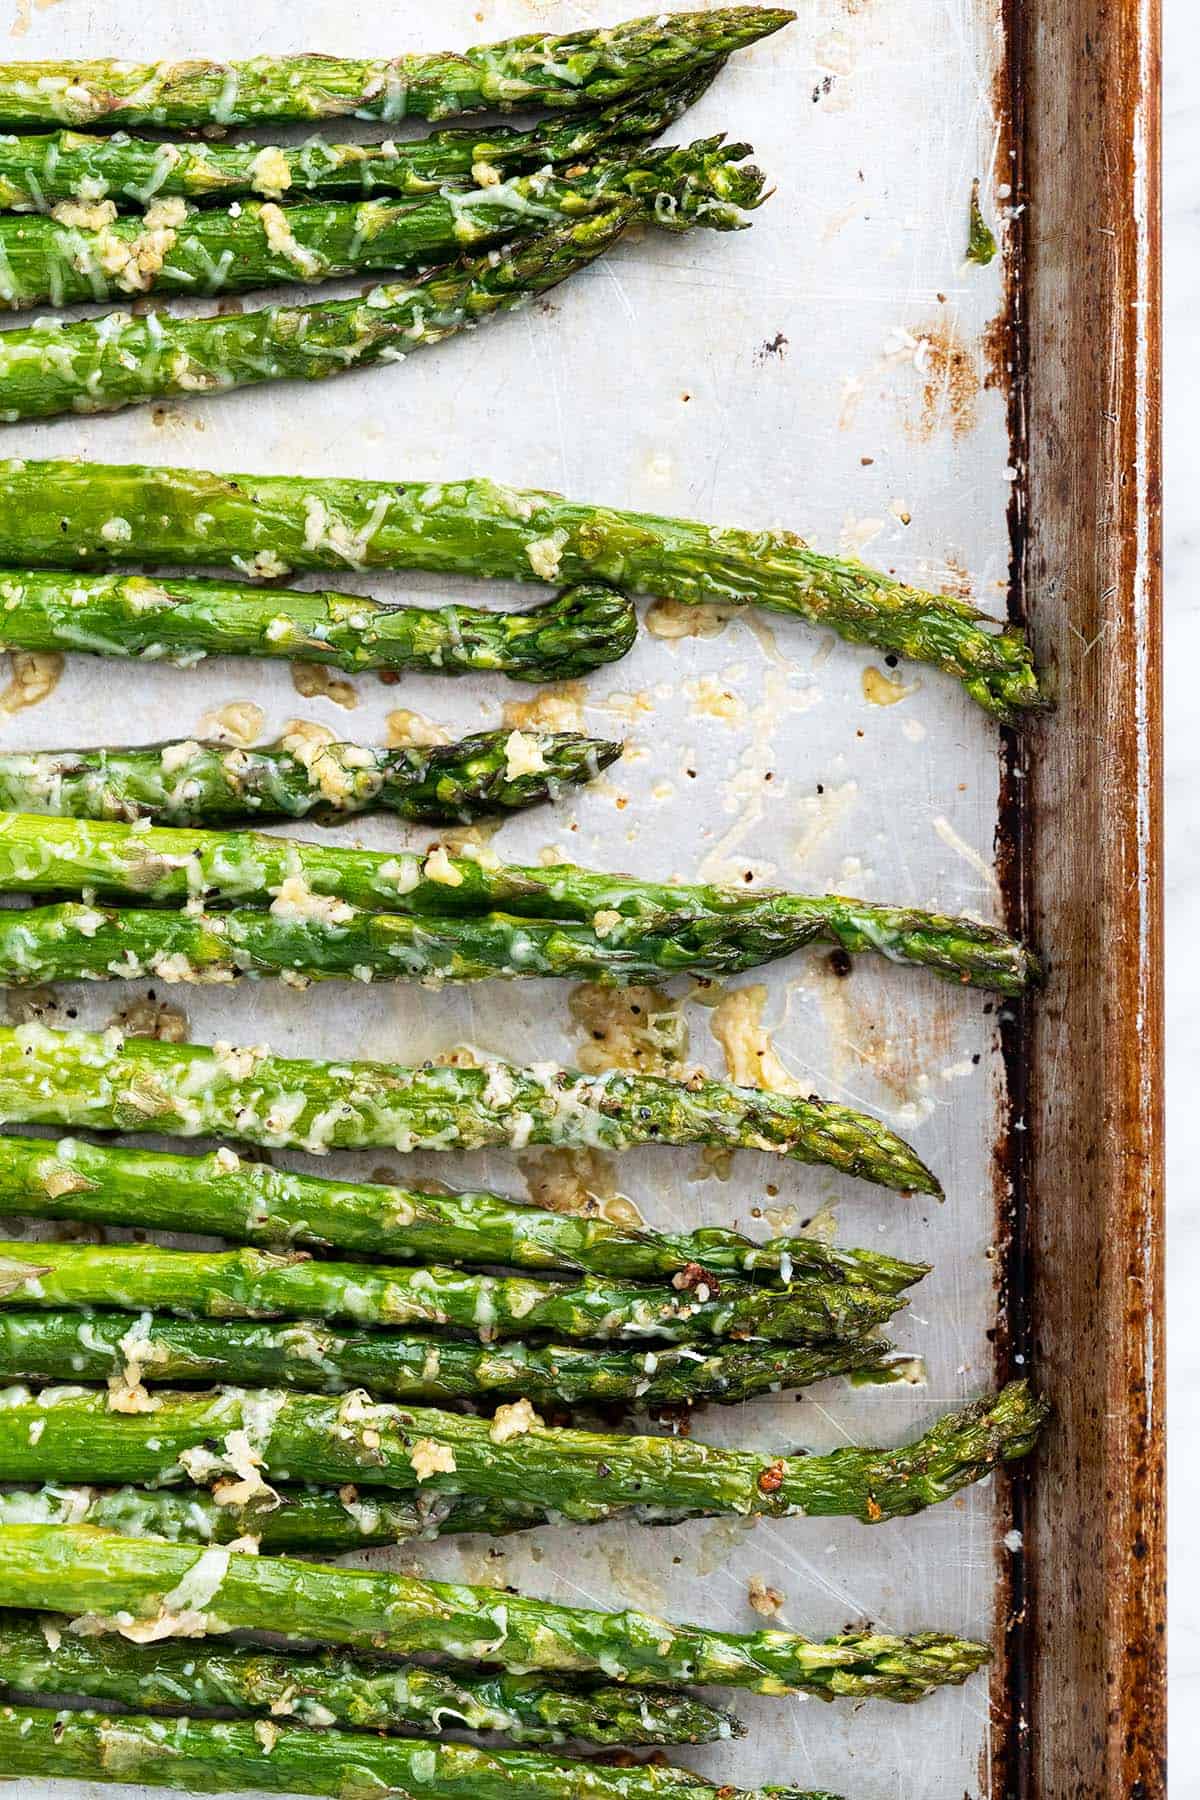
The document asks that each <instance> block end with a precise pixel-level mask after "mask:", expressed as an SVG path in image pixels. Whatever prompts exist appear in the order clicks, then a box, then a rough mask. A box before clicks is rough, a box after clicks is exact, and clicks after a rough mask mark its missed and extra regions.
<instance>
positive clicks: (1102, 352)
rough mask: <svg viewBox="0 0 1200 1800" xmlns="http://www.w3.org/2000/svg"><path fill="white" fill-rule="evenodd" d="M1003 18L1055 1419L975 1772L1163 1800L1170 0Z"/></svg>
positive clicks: (1019, 856) (1023, 1523)
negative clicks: (993, 1720) (1033, 662)
mask: <svg viewBox="0 0 1200 1800" xmlns="http://www.w3.org/2000/svg"><path fill="white" fill-rule="evenodd" d="M1004 22H1005V32H1006V70H1005V75H1004V83H1005V89H1006V91H1005V92H1004V93H1003V94H1002V96H1001V108H1000V111H1001V116H1002V119H1004V121H1005V123H1006V124H1007V129H1008V134H1009V144H1008V148H1009V149H1010V150H1011V152H1012V158H1013V166H1014V181H1013V189H1014V198H1015V199H1016V200H1017V201H1019V202H1021V203H1023V210H1022V212H1021V214H1020V215H1019V217H1018V220H1017V222H1016V229H1015V231H1014V235H1013V239H1012V242H1011V245H1010V258H1011V261H1010V269H1009V274H1010V283H1009V300H1010V306H1009V317H1008V330H1009V362H1010V367H1011V370H1012V385H1011V394H1010V429H1011V434H1012V438H1013V448H1014V464H1015V466H1016V468H1017V469H1018V471H1019V472H1020V474H1019V480H1018V482H1017V484H1016V486H1015V489H1014V495H1013V504H1012V509H1011V512H1010V528H1011V539H1012V549H1013V558H1012V570H1011V575H1012V582H1011V591H1010V606H1011V608H1012V610H1013V611H1014V613H1015V614H1017V615H1018V616H1023V617H1025V618H1026V619H1027V620H1028V622H1029V624H1030V626H1031V628H1032V630H1033V634H1034V637H1035V640H1036V641H1037V643H1038V645H1039V648H1040V651H1041V654H1042V658H1043V660H1044V661H1045V662H1046V663H1047V664H1048V665H1049V667H1050V670H1051V679H1052V681H1053V682H1054V683H1055V685H1056V687H1057V690H1058V697H1059V708H1058V712H1057V714H1056V715H1055V716H1054V717H1053V718H1051V719H1050V720H1048V721H1047V722H1046V723H1045V724H1043V725H1041V726H1039V727H1038V728H1036V729H1035V730H1034V731H1033V732H1032V733H1030V734H1029V739H1028V742H1022V741H1020V740H1018V739H1017V738H1016V737H1015V736H1014V735H1013V734H1011V733H1009V734H1006V743H1005V750H1004V767H1005V778H1004V788H1005V799H1006V803H1005V805H1004V807H1003V808H1002V814H1001V825H1000V834H999V841H998V848H999V850H1000V853H1001V863H1002V867H1003V869H1004V876H1005V880H1004V889H1005V896H1006V903H1007V907H1008V911H1009V916H1010V919H1011V921H1012V923H1013V926H1014V928H1016V929H1019V930H1021V931H1023V932H1024V933H1026V934H1028V935H1029V936H1030V937H1031V938H1032V939H1033V941H1035V942H1039V943H1041V944H1043V945H1044V946H1046V947H1047V948H1049V950H1050V953H1051V957H1052V962H1054V963H1057V966H1058V969H1059V971H1060V973H1059V976H1058V978H1057V979H1055V977H1054V975H1053V973H1052V977H1051V985H1050V987H1049V989H1048V991H1047V993H1046V995H1045V997H1044V999H1043V1000H1042V1001H1040V1002H1039V1003H1037V1004H1035V1005H1033V1006H1030V1007H1026V1008H1024V1009H1019V1010H1018V1011H1017V1012H1016V1013H1015V1014H1014V1015H1013V1017H1012V1019H1011V1020H1010V1022H1009V1023H1008V1024H1007V1025H1006V1026H1005V1034H1006V1035H1005V1051H1006V1067H1007V1071H1008V1080H1009V1102H1010V1109H1011V1111H1010V1117H1011V1119H1012V1121H1013V1124H1014V1130H1013V1131H1012V1132H1011V1133H1010V1136H1009V1142H1008V1144H1007V1145H1006V1146H1005V1147H1004V1154H1003V1157H1002V1166H1001V1169H1000V1177H999V1189H1000V1193H1001V1201H1002V1203H1001V1209H1000V1210H1001V1241H1002V1248H1003V1259H1004V1260H1003V1268H1004V1290H1003V1302H1004V1303H1003V1306H1002V1310H1001V1316H1000V1330H999V1332H998V1338H997V1354H998V1362H999V1365H1000V1372H1001V1374H1002V1375H1005V1376H1011V1375H1014V1374H1020V1373H1023V1372H1028V1370H1029V1368H1030V1367H1032V1368H1033V1369H1034V1370H1035V1372H1036V1373H1037V1375H1038V1377H1039V1378H1040V1380H1041V1381H1042V1383H1043V1384H1044V1386H1045V1387H1046V1389H1047V1391H1048V1393H1049V1394H1050V1396H1051V1398H1052V1400H1053V1401H1054V1404H1055V1409H1056V1418H1055V1422H1054V1424H1053V1425H1052V1427H1051V1430H1050V1432H1049V1433H1048V1434H1047V1439H1046V1442H1045V1443H1044V1445H1043V1446H1042V1450H1041V1453H1040V1455H1039V1456H1038V1457H1037V1458H1035V1459H1031V1464H1030V1466H1028V1467H1023V1468H1022V1469H1021V1471H1020V1473H1019V1475H1018V1477H1017V1479H1016V1480H1015V1481H1014V1482H1013V1484H1012V1494H1011V1506H1012V1514H1013V1519H1012V1523H1013V1526H1014V1528H1015V1529H1017V1530H1020V1531H1021V1532H1022V1536H1023V1540H1024V1545H1023V1553H1022V1554H1021V1555H1018V1556H1016V1557H1011V1558H1006V1560H1005V1579H1004V1580H1003V1581H1002V1584H1001V1596H1000V1608H1001V1616H1000V1618H999V1619H998V1629H999V1630H1000V1631H1001V1632H1002V1633H1003V1641H1004V1645H1005V1654H1004V1657H1003V1659H1002V1661H1001V1665H1000V1667H999V1668H998V1669H997V1673H996V1680H995V1683H994V1686H993V1705H994V1707H995V1709H996V1713H997V1723H998V1726H999V1732H998V1742H997V1752H998V1753H997V1754H996V1756H995V1758H994V1761H993V1767H992V1779H991V1793H992V1795H993V1800H1000V1796H1004V1797H1005V1800H1016V1797H1017V1796H1020V1797H1021V1800H1026V1797H1028V1800H1034V1797H1036V1800H1052V1797H1057V1796H1059V1795H1061V1796H1064V1800H1065V1797H1066V1796H1067V1795H1071V1796H1078V1795H1082V1794H1086V1795H1088V1796H1096V1797H1097V1800H1099V1797H1100V1796H1108V1795H1112V1796H1117V1795H1122V1796H1130V1797H1136V1800H1154V1797H1155V1796H1159V1795H1163V1794H1165V1793H1166V1687H1165V1623H1164V1615H1165V1596H1166V1520H1165V1504H1164V1501H1165V1441H1164V1408H1165V1366H1164V1365H1165V1358H1164V1349H1165V1344H1164V1330H1163V1273H1164V1271H1163V1225H1164V1194H1163V1188H1164V1129H1163V1055H1164V1047H1163V935H1162V704H1161V679H1162V658H1161V617H1162V591H1161V562H1162V557H1161V410H1160V384H1161V316H1160V305H1161V195H1160V131H1161V0H1113V3H1112V4H1109V3H1107V0H1006V3H1005V7H1004ZM1081 224H1082V225H1083V226H1084V227H1085V229H1084V231H1083V232H1082V233H1080V232H1079V231H1078V229H1074V230H1073V227H1075V228H1078V227H1079V226H1080V225H1081ZM1064 265H1067V267H1066V268H1064ZM1097 753H1098V754H1097ZM1081 895H1086V898H1084V899H1082V900H1081V898H1080V897H1081ZM1064 1048H1066V1051H1067V1053H1066V1055H1065V1056H1064V1054H1063V1051H1064Z"/></svg>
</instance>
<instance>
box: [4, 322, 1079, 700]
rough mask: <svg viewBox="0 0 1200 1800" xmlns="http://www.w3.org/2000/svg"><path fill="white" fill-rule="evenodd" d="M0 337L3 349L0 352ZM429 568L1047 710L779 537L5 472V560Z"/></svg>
mask: <svg viewBox="0 0 1200 1800" xmlns="http://www.w3.org/2000/svg"><path fill="white" fill-rule="evenodd" d="M2 342H3V340H2V339H0V343H2ZM260 552H261V553H263V554H269V555H270V556H271V557H272V558H273V559H274V562H273V564H272V566H276V564H277V565H278V566H279V568H280V572H281V573H283V572H286V570H287V569H328V568H335V569H345V568H356V569H361V568H425V569H435V570H441V571H444V572H447V573H451V574H459V575H488V576H494V577H505V578H509V579H518V580H524V581H532V580H540V581H557V580H558V579H559V578H560V577H561V578H563V579H565V580H569V581H570V580H579V579H589V580H591V579H595V578H596V577H598V576H600V577H603V578H605V579H607V580H609V581H612V582H615V583H616V584H617V585H618V586H620V587H624V588H626V589H628V590H629V591H630V592H631V593H640V594H656V595H665V596H667V597H668V598H672V599H675V600H679V601H683V602H686V603H693V602H701V601H716V602H719V603H721V604H723V605H726V606H752V605H753V606H763V607H766V608H768V609H769V610H771V611H775V612H781V613H788V614H791V615H793V616H795V617H799V618H803V619H807V620H809V621H810V622H811V623H813V624H816V625H820V626H821V627H823V628H824V629H826V630H829V631H835V632H837V633H838V634H839V635H840V636H842V637H844V638H848V639H850V640H851V641H852V642H854V643H862V644H873V645H875V646H877V647H878V648H879V649H880V650H883V651H885V652H888V653H890V654H894V655H896V656H901V657H906V658H909V659H911V660H913V661H916V662H927V663H932V664H933V665H934V666H935V667H936V668H939V669H941V670H943V671H944V672H945V673H947V674H950V675H954V676H957V678H958V679H959V680H960V681H961V682H962V683H963V684H964V686H965V687H966V690H967V692H968V693H969V694H970V695H971V696H972V697H973V698H974V699H975V700H977V701H978V702H979V704H980V705H981V706H983V707H984V708H985V709H986V710H987V711H988V712H990V713H992V714H993V715H994V716H995V717H996V718H998V719H1001V720H1004V721H1007V722H1009V723H1012V722H1013V721H1015V720H1016V719H1017V718H1018V717H1019V716H1020V715H1021V714H1022V713H1023V712H1027V711H1029V710H1031V709H1037V708H1039V707H1044V706H1045V705H1046V704H1047V697H1046V695H1045V693H1044V691H1043V689H1042V687H1041V685H1040V683H1039V680H1038V675H1037V671H1036V669H1035V668H1034V664H1033V659H1032V654H1031V651H1030V648H1029V645H1028V644H1027V643H1026V641H1025V637H1024V634H1023V632H1022V631H1021V630H1020V629H1019V627H1017V626H1015V625H1010V626H1007V627H1004V628H1001V626H1000V622H999V621H998V620H996V619H994V618H992V617H991V616H990V615H989V614H986V613H983V612H981V611H980V610H979V609H978V608H977V607H975V606H973V605H972V604H971V603H970V602H969V601H967V600H961V599H956V598H954V597H952V596H950V595H946V594H932V593H926V592H923V591H921V590H919V589H916V588H912V587H909V586H907V585H905V584H904V583H903V582H899V581H896V580H894V579H892V577H890V576H888V575H885V574H884V573H883V572H882V571H881V570H878V569H872V568H869V567H867V566H866V565H865V564H863V563H860V562H857V561H848V560H839V559H838V558H836V557H831V556H823V555H821V554H819V553H818V552H817V551H815V550H811V549H809V548H808V546H807V545H806V544H805V543H804V542H803V541H802V540H801V539H800V538H798V537H796V536H795V535H794V534H793V533H791V532H779V531H745V530H734V529H732V528H724V529H715V528H713V527H711V526H708V525H701V524H697V523H695V522H694V521H691V520H687V519H670V518H663V517H661V516H659V515H658V514H653V513H639V512H622V511H618V510H616V509H614V508H612V507H606V506H597V505H589V504H582V503H580V502H578V501H572V500H565V499H563V498H562V496H561V495H558V494H551V493H543V492H536V491H529V492H521V491H519V490H517V489H514V488H509V487H505V486H501V485H500V484H499V483H496V482H493V481H486V480H459V481H440V482H428V481H406V482H395V481H355V480H338V479H329V478H314V477H310V476H304V475H214V474H208V473H205V472H201V471H198V470H195V469H165V468H157V467H146V466H141V465H136V464H135V465H132V466H126V467H120V466H114V465H107V466H106V465H102V464H96V463H83V462H65V461H64V462H40V463H39V462H26V461H19V462H15V463H9V464H8V465H0V561H3V562H7V563H12V564H24V563H49V564H51V565H53V564H62V563H63V562H65V561H69V562H70V563H71V564H72V565H74V564H87V563H96V562H99V563H102V564H106V563H110V562H113V561H114V560H116V561H122V560H124V561H134V560H136V561H147V562H154V563H166V564H178V563H185V564H188V563H199V564H201V565H211V564H213V563H214V562H216V561H224V562H228V561H229V560H230V559H231V558H233V557H234V556H237V557H240V558H242V559H245V560H252V559H253V558H254V557H255V556H257V555H258V554H259V553H260Z"/></svg>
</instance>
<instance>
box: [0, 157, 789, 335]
mask: <svg viewBox="0 0 1200 1800" xmlns="http://www.w3.org/2000/svg"><path fill="white" fill-rule="evenodd" d="M748 154H749V146H748V145H745V144H728V145H727V144H725V143H723V141H722V139H721V138H719V137H712V138H706V139H704V140H702V141H701V142H699V143H695V144H692V145H689V146H686V147H683V148H678V149H676V148H671V149H660V150H645V151H642V152H641V153H640V154H638V155H636V156H627V157H623V158H620V159H618V160H615V161H601V162H597V163H594V164H592V165H590V166H589V165H586V164H584V165H579V166H577V167H576V168H573V169H572V172H571V175H570V176H569V177H564V176H560V175H558V174H556V173H555V172H554V171H553V170H552V169H548V168H547V169H542V170H539V171H538V172H537V173H535V174H530V175H514V176H512V177H510V179H509V180H507V181H493V182H491V183H490V184H489V185H488V186H486V187H475V188H451V187H446V188H443V189H442V190H441V191H440V192H436V193H433V194H428V195H426V196H424V197H422V198H412V199H386V200H359V201H355V202H350V201H338V200H324V201H320V200H310V201H307V202H302V203H301V204H299V205H295V206H288V207H286V208H284V207H280V206H278V205H277V204H276V203H275V201H273V200H270V201H260V200H247V201H239V202H237V203H236V204H235V205H234V206H233V207H230V208H224V207H222V208H209V209H206V210H202V211H190V212H189V210H188V206H187V202H186V201H184V200H181V199H178V198H176V199H169V200H156V201H155V202H154V203H153V205H152V206H151V208H150V210H149V211H148V212H146V213H145V214H144V215H142V216H141V217H136V218H119V217H118V216H117V212H116V203H115V201H111V200H103V201H94V202H91V203H88V204H84V203H81V202H78V201H68V202H66V203H65V204H60V205H59V206H57V207H56V208H55V210H54V216H53V217H50V218H34V219H30V218H10V219H5V218H0V303H3V304H5V305H7V306H10V307H12V308H14V309H16V308H19V307H25V306H35V305H38V304H40V303H41V302H45V301H49V302H50V303H51V304H52V305H54V306H69V305H71V304H73V303H74V302H76V301H80V300H114V299H120V298H121V297H122V296H123V295H129V294H144V293H149V292H151V291H153V292H162V293H168V294H189V295H191V294H217V293H241V292H244V291H245V290H246V289H248V288H261V287H270V286H272V285H273V284H275V283H277V282H304V283H309V284H311V283H314V282H320V281H330V280H335V279H337V278H338V277H344V276H351V275H357V274H361V273H369V272H371V271H378V270H381V269H421V268H428V267H429V265H430V264H431V263H436V262H446V261H448V260H449V259H450V258H452V257H455V256H457V255H458V254H459V253H460V252H461V251H462V250H464V249H469V250H471V251H472V252H477V251H480V250H482V249H484V248H486V247H488V246H489V245H497V244H502V243H504V242H506V241H507V240H508V239H510V238H513V237H516V236H525V235H527V234H528V233H529V232H530V231H531V230H537V229H545V228H546V227H547V226H550V225H561V224H562V223H563V222H564V221H569V220H572V219H577V218H581V217H586V216H587V215H588V214H589V213H595V212H599V211H602V210H604V209H605V208H607V207H608V206H610V205H611V203H612V200H613V198H614V197H615V196H619V195H627V196H632V197H633V198H634V199H635V200H637V201H639V202H640V203H641V204H642V206H643V207H644V209H645V213H646V217H647V218H648V219H651V220H653V221H655V222H656V223H658V224H660V225H663V226H665V227H666V228H667V229H669V230H674V231H686V230H688V229H690V227H692V226H694V225H701V226H710V227H712V228H714V229H716V230H719V231H734V230H737V229H739V228H740V227H742V226H744V225H746V224H748V223H749V220H748V218H747V216H746V209H749V208H753V207H756V206H758V205H759V204H760V202H761V200H762V198H763V187H764V179H765V178H764V177H763V175H762V172H761V171H760V170H758V169H756V168H754V167H753V165H752V164H751V165H747V164H745V163H744V162H743V159H744V158H745V157H746V156H747V155H748Z"/></svg>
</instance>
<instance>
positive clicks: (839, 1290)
mask: <svg viewBox="0 0 1200 1800" xmlns="http://www.w3.org/2000/svg"><path fill="white" fill-rule="evenodd" d="M906 1304H907V1302H906V1301H905V1300H904V1299H901V1298H898V1297H896V1296H895V1295H891V1294H879V1293H876V1292H875V1291H874V1290H873V1289H871V1288H867V1287H845V1286H842V1285H840V1284H837V1283H833V1282H828V1281H822V1280H814V1279H811V1278H809V1277H806V1276H800V1277H799V1278H798V1279H797V1280H796V1281H794V1282H793V1283H792V1285H791V1286H790V1287H788V1288H784V1289H781V1288H769V1287H759V1286H756V1285H753V1284H750V1283H741V1282H726V1283H723V1284H718V1285H717V1286H716V1288H715V1290H714V1288H713V1287H710V1286H709V1284H708V1282H707V1281H705V1280H704V1279H703V1278H702V1277H698V1279H697V1282H696V1285H695V1286H694V1287H692V1288H677V1287H675V1286H674V1285H670V1286H664V1287H641V1286H637V1285H631V1284H629V1283H621V1282H615V1281H609V1280H606V1279H605V1278H604V1277H602V1276H599V1275H582V1276H577V1277H575V1278H574V1280H564V1281H560V1282H554V1281H537V1280H534V1279H532V1278H531V1277H530V1276H528V1275H484V1274H481V1273H479V1272H478V1271H477V1270H461V1269H449V1268H438V1267H436V1266H435V1267H432V1268H430V1267H422V1268H418V1269H409V1268H403V1267H388V1266H387V1265H385V1264H362V1263H356V1262H354V1263H342V1262H326V1261H317V1260H314V1259H313V1258H312V1257H311V1256H310V1255H309V1254H308V1252H307V1251H305V1250H291V1251H282V1252H281V1251H277V1250H258V1249H252V1248H250V1247H249V1246H244V1247H243V1248H241V1249H238V1250H223V1251H217V1252H212V1251H193V1250H164V1249H162V1248H161V1247H160V1246H159V1245H157V1244H54V1243H37V1244H25V1243H19V1242H17V1243H3V1242H0V1307H6V1306H22V1307H24V1306H30V1305H37V1306H52V1307H64V1306H65V1307H92V1306H122V1307H131V1308H132V1309H133V1310H134V1311H140V1310H143V1309H150V1310H161V1311H163V1312H168V1313H174V1314H175V1315H176V1316H177V1317H180V1318H202V1319H203V1318H208V1319H279V1318H285V1319H319V1320H328V1321H329V1322H331V1323H339V1322H340V1323H349V1324H354V1325H360V1326H361V1325H376V1326H378V1325H388V1326H411V1325H429V1326H447V1325H448V1326H451V1327H453V1328H454V1329H456V1330H459V1331H471V1332H477V1333H478V1334H479V1337H480V1339H481V1341H482V1342H484V1343H491V1342H492V1341H493V1339H495V1338H502V1337H519V1336H522V1335H524V1334H526V1333H529V1332H554V1333H557V1334H558V1335H559V1336H562V1337H565V1338H568V1339H580V1338H584V1339H586V1338H596V1339H604V1340H612V1341H616V1342H623V1341H624V1342H627V1341H629V1340H631V1339H633V1340H638V1339H658V1338H662V1339H664V1340H665V1341H666V1342H668V1343H692V1342H696V1341H702V1342H703V1341H706V1340H709V1339H713V1338H725V1337H733V1338H737V1339H746V1338H763V1339H766V1340H767V1341H769V1342H777V1341H781V1342H783V1343H818V1344H819V1343H822V1342H824V1341H825V1340H826V1339H829V1338H843V1339H845V1338H852V1339H858V1338H861V1337H864V1336H866V1335H867V1333H868V1332H870V1331H871V1330H873V1329H874V1328H875V1327H876V1326H878V1325H881V1324H883V1323H884V1322H885V1321H886V1320H887V1319H889V1318H891V1317H892V1315H893V1314H894V1313H896V1312H898V1311H899V1310H900V1309H901V1307H903V1306H905V1305H906Z"/></svg>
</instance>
